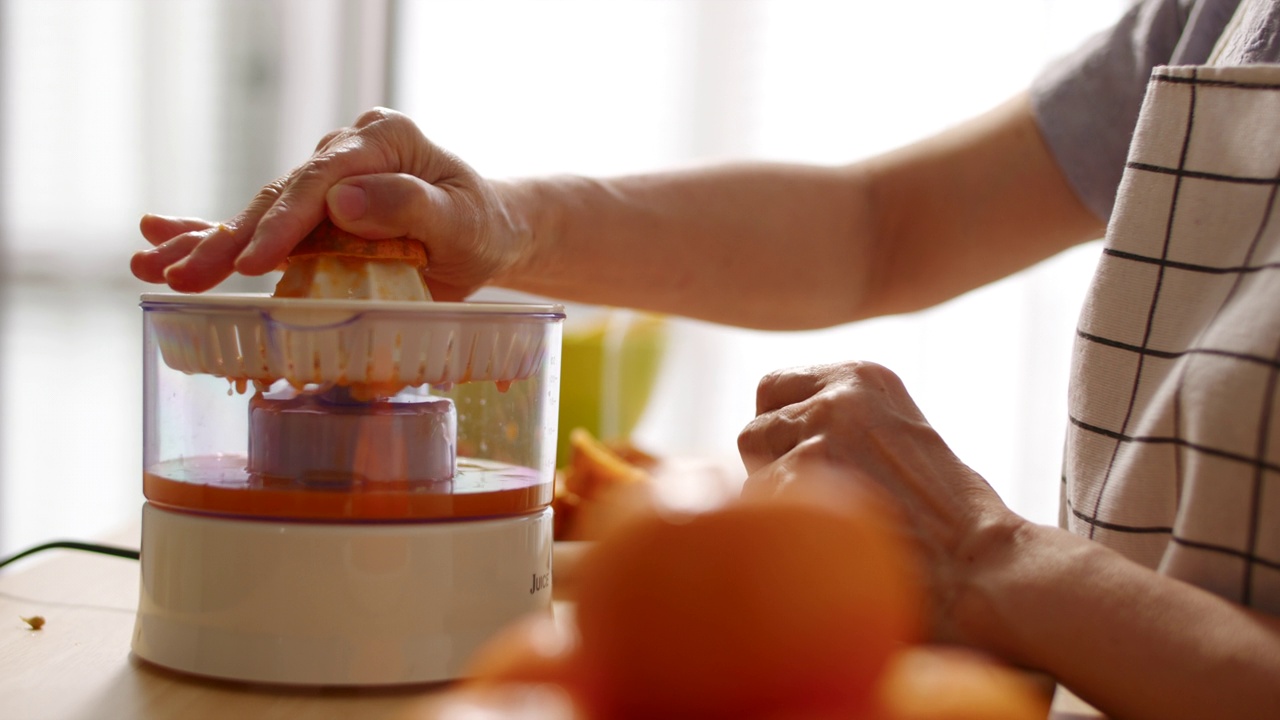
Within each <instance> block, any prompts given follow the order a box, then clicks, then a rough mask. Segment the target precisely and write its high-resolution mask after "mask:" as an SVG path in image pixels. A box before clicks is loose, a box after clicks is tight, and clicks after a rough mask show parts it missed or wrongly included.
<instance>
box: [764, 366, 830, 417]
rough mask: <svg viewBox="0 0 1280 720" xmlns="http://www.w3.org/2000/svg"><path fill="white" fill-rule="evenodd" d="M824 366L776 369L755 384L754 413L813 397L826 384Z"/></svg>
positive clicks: (768, 410) (775, 408)
mask: <svg viewBox="0 0 1280 720" xmlns="http://www.w3.org/2000/svg"><path fill="white" fill-rule="evenodd" d="M825 370H826V368H825V367H821V366H819V367H805V368H792V369H787V370H778V371H775V372H771V373H769V374H768V375H765V376H764V377H763V378H761V379H760V384H759V385H757V386H756V414H758V415H762V414H764V413H767V412H771V411H773V410H777V409H779V408H783V407H786V406H788V405H792V404H794V403H798V402H800V401H802V400H805V399H806V398H810V397H813V396H814V395H816V394H817V393H818V392H819V391H821V390H822V388H823V387H824V386H825V385H826V374H825V372H824V371H825Z"/></svg>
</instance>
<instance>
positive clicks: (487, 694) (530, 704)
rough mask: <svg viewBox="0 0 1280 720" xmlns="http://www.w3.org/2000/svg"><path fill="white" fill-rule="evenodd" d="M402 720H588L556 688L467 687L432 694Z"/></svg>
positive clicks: (571, 699)
mask: <svg viewBox="0 0 1280 720" xmlns="http://www.w3.org/2000/svg"><path fill="white" fill-rule="evenodd" d="M397 717H398V718H399V719H400V720H446V719H452V720H464V719H465V720H589V718H590V716H588V715H587V714H586V712H585V711H584V710H583V708H582V705H581V704H580V703H579V702H578V701H577V700H576V699H575V698H574V697H573V696H572V695H569V694H568V693H566V692H565V691H564V690H562V689H561V688H559V687H556V686H555V685H536V684H535V685H525V684H518V683H504V684H501V685H464V686H462V687H460V688H455V689H451V690H447V691H445V692H443V693H439V694H433V695H431V696H429V697H427V698H426V699H424V700H423V701H421V702H415V703H413V704H411V705H410V706H409V707H408V708H406V710H405V712H403V713H401V714H398V715H397Z"/></svg>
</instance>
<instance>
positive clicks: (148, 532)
mask: <svg viewBox="0 0 1280 720" xmlns="http://www.w3.org/2000/svg"><path fill="white" fill-rule="evenodd" d="M552 544H553V543H552V535H551V510H550V509H549V508H548V509H544V510H542V511H541V512H537V513H533V514H531V515H521V516H515V517H503V518H495V519H483V520H465V521H451V522H422V523H395V524H392V523H386V524H320V523H297V522H279V521H271V520H267V521H262V520H240V519H228V518H217V517H209V516H200V515H191V514H186V513H178V512H172V511H169V510H164V509H161V508H158V507H155V506H153V505H151V504H150V503H146V504H144V506H143V514H142V558H141V561H142V563H141V564H142V587H141V595H140V599H139V604H138V616H137V622H136V625H135V627H134V633H133V651H134V653H135V654H136V655H137V656H138V657H140V658H142V659H144V660H147V661H149V662H152V663H155V664H157V665H161V666H164V667H167V668H170V669H173V670H178V671H181V672H187V673H192V674H196V675H202V676H208V677H215V678H223V679H230V680H242V681H249V682H262V683H278V684H290V685H399V684H411V683H425V682H435V681H441V680H449V679H454V678H457V677H458V676H459V675H460V673H461V671H462V668H463V666H464V665H465V663H466V662H467V660H468V659H469V658H470V655H471V653H472V652H473V651H474V650H475V649H476V648H477V647H478V646H479V645H480V644H482V643H483V642H484V641H485V640H487V639H488V638H489V637H491V636H492V634H493V633H494V632H495V631H497V630H498V629H499V628H501V627H503V626H504V625H506V624H507V623H508V622H510V621H511V620H513V619H514V618H516V617H519V616H521V615H523V614H526V613H528V612H532V611H538V610H542V611H546V612H550V609H551V551H552Z"/></svg>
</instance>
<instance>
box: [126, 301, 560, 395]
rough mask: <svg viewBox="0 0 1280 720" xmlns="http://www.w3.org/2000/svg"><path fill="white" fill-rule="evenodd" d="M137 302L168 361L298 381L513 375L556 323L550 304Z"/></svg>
mask: <svg viewBox="0 0 1280 720" xmlns="http://www.w3.org/2000/svg"><path fill="white" fill-rule="evenodd" d="M141 305H142V309H143V311H144V313H146V316H147V317H148V319H149V327H150V328H151V329H152V330H153V332H154V336H155V340H156V344H157V345H158V347H159V349H160V354H161V357H162V358H163V360H164V362H165V364H166V365H168V366H169V367H171V368H173V369H175V370H179V371H181V372H185V373H189V374H208V375H215V376H218V377H225V378H228V379H231V380H235V381H254V382H264V383H274V382H276V381H277V380H287V381H289V382H290V383H291V384H293V385H295V386H299V387H300V386H302V385H305V384H308V383H337V384H342V385H349V384H350V385H355V384H364V385H380V386H401V387H403V386H410V385H412V386H416V385H423V384H431V385H444V384H451V383H458V382H468V381H474V380H490V381H496V382H500V383H506V382H511V381H515V380H521V379H524V378H526V377H529V376H530V375H533V374H534V373H536V372H537V371H538V370H539V368H540V367H541V366H542V363H543V361H544V360H545V359H546V357H547V356H548V353H549V352H552V351H553V349H552V348H549V347H548V345H547V343H548V339H549V337H554V338H558V337H559V335H558V334H556V335H554V336H550V335H549V333H548V332H547V329H548V328H547V326H548V325H558V324H559V323H560V322H561V321H563V320H564V308H563V306H561V305H558V304H524V303H489V302H459V303H446V302H419V301H390V300H333V299H311V298H273V297H270V296H267V295H260V294H211V295H179V294H175V293H146V294H143V295H142V302H141ZM554 352H555V353H556V354H557V355H558V352H559V349H558V346H557V347H556V348H554Z"/></svg>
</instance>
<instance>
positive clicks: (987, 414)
mask: <svg viewBox="0 0 1280 720" xmlns="http://www.w3.org/2000/svg"><path fill="white" fill-rule="evenodd" d="M1126 4H1127V3H1126V2H1124V0H1074V1H1069V0H973V1H971V2H965V3H956V2H946V1H943V0H917V1H915V2H900V3H872V2H849V1H848V0H611V1H610V2H600V1H599V0H504V1H499V0H399V1H398V2H396V1H395V0H3V2H0V71H2V73H3V74H2V76H0V94H2V95H3V102H0V249H2V250H3V278H4V279H3V288H2V290H3V297H4V304H3V306H2V309H3V315H2V316H0V552H6V551H9V550H13V549H16V548H19V547H23V546H26V545H30V544H34V543H36V542H40V541H43V540H47V539H50V538H53V537H72V538H86V537H95V536H99V535H101V534H102V533H105V532H109V531H110V530H111V529H112V528H115V527H118V526H120V525H121V524H124V523H127V522H128V521H129V520H131V519H132V518H133V517H134V516H135V515H136V512H137V507H138V503H139V502H141V494H140V487H139V486H140V484H141V483H140V478H139V475H140V473H139V463H140V452H141V451H140V444H141V440H140V435H141V433H140V425H141V418H140V414H141V407H140V405H141V391H140V378H139V374H140V362H139V359H140V343H141V338H140V335H141V333H140V324H141V323H140V313H139V311H138V309H137V295H138V293H139V292H142V291H144V290H146V289H148V288H146V287H144V286H143V285H142V284H140V283H137V282H136V281H134V280H133V279H132V278H131V276H129V274H128V270H127V262H128V257H129V255H130V254H131V253H132V252H133V251H134V250H136V249H138V248H139V247H141V246H142V243H143V241H142V240H141V238H140V237H138V235H137V233H136V230H135V227H136V222H137V218H138V216H139V215H141V214H142V213H143V212H146V211H160V212H167V213H171V214H180V215H197V216H204V217H211V218H221V217H225V216H227V215H229V214H231V213H233V212H234V211H236V210H237V209H239V208H240V207H242V206H243V205H244V203H245V202H247V200H248V199H249V198H250V197H251V196H252V194H253V193H254V191H255V190H256V189H257V188H258V187H260V186H261V185H262V184H264V183H266V182H268V181H269V180H271V179H272V178H274V177H276V176H278V175H280V174H281V173H284V172H286V171H287V170H288V169H289V168H290V167H292V166H293V165H295V164H297V163H298V162H300V161H301V160H302V159H303V158H305V157H306V155H307V154H308V153H309V152H310V151H311V148H312V147H313V146H314V144H315V142H316V141H317V140H318V139H319V137H320V136H321V135H323V134H324V132H326V131H327V130H329V129H332V128H334V127H337V126H339V125H343V124H347V123H350V122H351V121H352V120H353V119H354V117H355V115H356V114H358V112H359V110H361V109H363V108H365V107H368V106H370V105H372V104H375V103H386V102H390V103H391V104H393V105H395V106H396V107H397V108H398V109H401V110H403V111H406V112H408V113H410V114H411V115H412V116H414V117H415V118H416V119H417V120H418V122H419V123H420V125H421V126H422V127H423V129H424V130H425V131H426V132H427V134H428V135H429V136H431V137H432V138H433V139H435V140H436V141H438V142H439V143H440V144H442V145H444V146H445V147H447V148H449V149H450V150H453V151H454V152H456V153H458V154H459V155H461V156H462V157H463V158H464V159H466V160H467V161H468V162H470V163H472V164H473V165H474V166H475V167H476V168H477V169H479V170H480V171H482V172H483V173H485V174H488V175H492V176H519V175H528V174H536V173H551V172H555V173H560V172H568V173H580V174H614V173H629V172H639V171H644V170H649V169H656V168H663V167H669V166H671V165H675V164H687V163H692V162H706V161H710V160H715V159H719V158H728V157H735V158H747V157H753V158H768V159H786V160H801V161H811V162H817V163H843V162H847V161H850V160H854V159H857V158H860V157H865V156H868V155H871V154H873V153H876V152H880V151H883V150H886V149H888V148H890V147H893V146H895V145H898V144H901V143H905V142H909V141H910V140H912V139H914V138H917V137H920V136H922V135H924V134H927V133H931V132H934V131H937V130H940V129H942V128H943V127H945V126H947V125H949V124H952V123H954V122H957V121H959V120H960V119H962V118H964V117H966V116H969V115H971V114H974V113H976V112H979V111H981V110H982V109H984V108H986V107H989V106H990V105H992V104H994V103H996V102H999V101H1000V100H1003V99H1004V98H1006V97H1008V96H1009V95H1011V94H1013V93H1014V92H1016V91H1017V90H1018V89H1020V88H1022V87H1024V86H1025V85H1026V83H1027V82H1028V81H1029V80H1030V79H1031V78H1032V77H1033V75H1034V74H1035V73H1036V72H1037V70H1038V69H1039V68H1040V67H1042V66H1043V65H1044V64H1045V63H1046V62H1049V61H1050V60H1051V59H1052V58H1053V57H1054V56H1056V55H1058V54H1061V53H1062V52H1065V51H1067V50H1068V49H1070V48H1071V47H1073V46H1074V45H1076V44H1077V43H1079V42H1080V40H1081V39H1082V38H1083V37H1085V36H1086V35H1087V34H1089V33H1090V32H1092V31H1093V30H1095V29H1096V28H1098V27H1101V26H1103V25H1105V24H1106V23H1107V22H1109V21H1110V20H1112V19H1114V18H1115V17H1116V16H1118V14H1119V13H1120V12H1121V11H1122V10H1123V8H1124V6H1125V5H1126ZM388 28H390V30H388ZM388 38H389V39H390V40H391V44H390V46H388V45H387V42H386V41H387V40H388ZM389 47H390V48H391V49H393V50H394V52H392V53H391V54H390V58H389V60H388V57H387V55H388V48H389ZM388 76H389V77H390V88H391V91H390V93H388V92H387V89H386V86H387V83H386V82H384V80H385V79H386V78H387V77H388ZM1096 252H1097V250H1096V246H1093V247H1086V248H1082V249H1080V250H1077V251H1073V252H1071V253H1068V254H1066V255H1064V256H1063V257H1060V258H1056V259H1054V260H1052V261H1050V262H1047V263H1044V264H1042V265H1041V266H1038V267H1036V268H1033V269H1032V270H1030V271H1029V272H1027V273H1024V274H1023V275H1021V276H1019V277H1016V278H1012V279H1010V280H1006V281H1004V282H1002V283H999V284H996V285H994V286H991V287H989V288H985V289H983V290H981V291H978V292H975V293H971V294H970V295H968V296H965V297H963V298H960V299H958V300H956V301H953V302H951V303H948V304H946V305H944V306H941V307H939V308H936V309H933V310H929V311H926V312H922V313H917V314H914V315H911V316H906V317H897V318H886V319H882V320H876V321H871V322H867V323H861V324H859V325H856V326H850V327H846V328H835V329H830V330H825V331H820V332H804V333H759V332H749V331H743V330H737V329H730V328H722V327H716V326H711V325H707V324H703V323H694V322H684V321H679V322H676V323H675V325H674V328H673V333H674V337H673V343H672V347H671V352H670V354H669V357H668V358H667V362H666V364H665V366H664V372H663V375H662V378H661V380H660V383H659V388H658V392H657V395H656V397H655V398H654V402H653V404H652V407H651V409H650V412H649V413H648V415H647V416H646V417H645V419H644V420H643V422H642V426H641V428H640V430H639V433H638V440H639V441H640V442H642V443H643V444H645V445H647V446H649V447H651V448H652V449H654V450H656V451H658V452H663V453H675V454H695V455H713V456H726V457H731V456H732V455H733V454H734V452H735V449H734V447H735V438H736V435H737V432H738V429H739V428H741V426H742V425H743V424H744V423H745V422H746V421H747V420H749V419H750V417H751V414H752V406H753V398H754V388H755V383H756V381H757V379H758V378H759V376H760V375H761V374H763V373H764V372H767V371H768V370H771V369H774V368H777V367H781V366H787V365H798V364H808V363H813V362H825V361H832V360H841V359H853V358H860V359H871V360H876V361H879V362H883V363H885V364H886V365H888V366H890V367H892V368H893V369H895V370H897V371H898V372H899V373H900V374H901V375H902V376H903V377H904V379H905V381H906V382H907V386H908V388H909V389H910V390H911V391H912V393H913V395H914V396H915V397H916V399H917V401H918V402H919V403H920V405H921V406H922V407H923V408H924V410H925V412H926V414H927V415H928V416H929V417H930V419H931V420H932V421H933V422H934V424H935V425H936V426H937V427H938V428H939V430H940V431H942V433H943V435H944V437H946V438H947V439H948V441H949V442H950V443H951V444H952V447H953V449H955V450H956V452H957V453H958V454H959V455H960V456H961V458H963V459H964V460H966V461H967V462H968V463H969V464H971V465H972V466H974V467H975V468H976V469H978V470H979V471H980V472H982V473H983V474H984V475H985V476H986V477H987V478H988V479H989V480H990V481H991V482H992V483H993V485H995V487H996V488H997V489H998V490H999V491H1000V492H1001V494H1002V495H1003V496H1004V497H1005V499H1006V500H1007V501H1008V502H1009V503H1010V504H1011V505H1012V506H1013V507H1014V508H1015V509H1017V510H1019V511H1020V512H1022V513H1023V514H1025V515H1028V516H1029V517H1032V518H1033V519H1036V520H1040V521H1044V522H1052V521H1053V519H1054V517H1055V516H1056V488H1057V477H1058V463H1059V460H1060V453H1061V438H1062V432H1063V422H1064V419H1065V384H1066V362H1067V358H1068V354H1069V348H1070V343H1071V337H1072V328H1073V327H1074V320H1075V314H1076V310H1077V308H1078V306H1079V301H1080V297H1081V295H1082V293H1083V288H1084V285H1085V283H1086V282H1087V279H1088V276H1089V273H1090V269H1091V266H1092V263H1093V261H1094V258H1095V256H1096ZM263 287H264V286H263V283H261V282H260V281H259V282H246V281H236V282H231V283H229V284H228V285H227V287H226V289H263Z"/></svg>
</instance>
